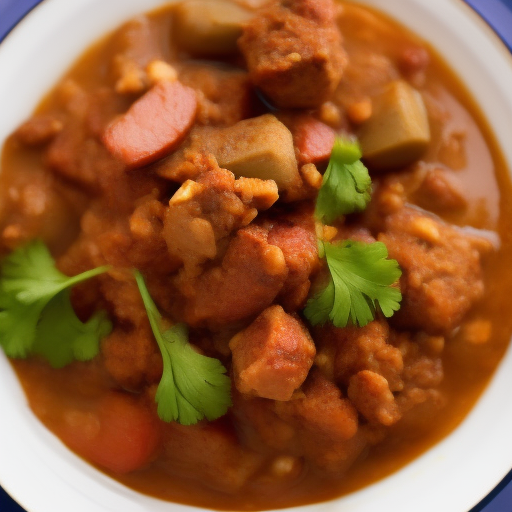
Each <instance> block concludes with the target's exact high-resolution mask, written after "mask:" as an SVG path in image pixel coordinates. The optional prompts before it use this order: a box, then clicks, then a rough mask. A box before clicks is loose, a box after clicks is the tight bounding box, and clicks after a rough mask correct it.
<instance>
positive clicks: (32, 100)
mask: <svg viewBox="0 0 512 512" xmlns="http://www.w3.org/2000/svg"><path fill="white" fill-rule="evenodd" d="M357 1H359V2H362V3H365V4H371V5H372V6H374V7H377V8H379V9H381V10H383V11H384V12H386V11H387V12H390V11H395V12H394V14H393V17H395V18H396V19H397V20H398V21H401V22H403V23H405V24H406V25H409V26H410V25H411V23H410V22H411V20H413V19H414V18H415V17H416V16H418V10H419V12H420V14H421V16H422V19H423V21H424V23H422V24H421V25H418V26H414V27H413V31H414V32H415V33H417V34H418V35H420V37H422V38H423V39H426V40H428V39H429V37H428V36H429V33H428V27H429V24H428V23H427V21H429V20H430V22H431V21H432V20H437V21H438V22H439V27H442V28H443V31H442V34H443V37H442V38H441V41H438V42H437V43H433V46H434V47H436V48H437V50H438V51H439V52H440V53H441V54H442V55H443V56H444V57H445V59H446V60H447V61H449V62H450V67H451V68H452V69H454V71H455V72H456V74H457V75H458V76H459V77H464V76H466V75H468V73H469V72H468V70H467V68H468V67H471V66H475V65H476V66H477V67H478V68H479V69H480V71H481V72H482V70H483V72H487V73H490V76H494V75H496V69H498V73H497V76H496V77H495V81H496V83H494V89H492V90H493V93H494V94H493V97H492V98H486V101H485V105H483V104H482V101H479V102H478V103H479V104H480V108H482V110H483V111H484V114H485V117H486V118H487V119H488V120H489V123H490V124H491V125H493V126H495V127H496V126H499V127H500V129H499V130H498V132H495V136H496V139H497V141H498V144H499V146H500V147H501V149H502V152H503V154H504V157H505V159H506V161H507V163H508V166H509V169H512V145H510V144H507V142H508V141H507V140H506V136H507V134H509V133H512V95H511V93H510V92H509V84H510V83H512V57H511V55H510V53H509V52H508V50H507V49H506V47H505V46H504V44H503V43H502V41H501V40H500V39H499V38H498V37H497V36H496V34H495V33H494V32H493V31H492V30H491V29H490V27H489V26H488V25H487V24H486V23H485V22H484V21H483V20H482V19H481V18H480V17H479V16H478V15H477V14H476V13H475V12H474V11H473V10H472V9H471V8H470V7H469V6H467V5H466V4H464V3H463V2H462V1H460V0H366V1H363V0H357ZM103 3H104V2H102V0H74V1H73V2H69V1H67V0H44V1H43V2H41V3H39V4H38V5H37V6H36V7H35V8H34V9H33V10H32V11H31V12H30V13H29V14H28V15H27V16H26V17H25V18H23V20H21V22H19V23H18V24H17V26H16V27H15V28H14V29H13V30H12V31H11V32H10V34H9V35H8V36H7V37H6V38H5V39H4V41H3V42H2V44H1V45H0V69H10V70H11V71H12V74H13V75H14V76H24V70H23V65H24V64H25V65H26V64H27V62H30V60H29V57H30V55H34V52H36V53H38V52H39V50H40V44H39V41H40V40H41V41H44V44H43V47H45V46H44V45H45V44H46V45H51V44H54V45H55V43H51V41H54V39H55V37H56V34H61V33H62V27H60V28H59V23H61V22H62V21H63V20H66V19H68V20H75V22H76V21H77V20H80V21H83V20H84V19H89V18H87V16H89V17H90V10H91V6H96V7H97V8H99V7H101V6H102V5H103ZM162 3H165V2H164V1H163V0H115V1H113V0H111V2H110V7H108V6H107V7H103V10H101V11H100V12H104V13H105V15H104V16H102V17H101V19H100V20H99V22H97V23H96V25H95V27H94V29H93V30H90V27H89V25H90V24H91V22H90V21H88V24H89V25H87V24H86V23H84V24H83V26H84V27H85V26H88V27H89V30H88V31H87V32H84V29H83V28H79V29H78V28H76V27H75V26H74V25H72V27H73V28H72V29H71V30H70V29H68V30H67V31H64V33H67V34H71V35H72V36H74V37H76V38H77V41H76V42H71V43H70V44H69V45H65V46H66V48H62V49H60V51H59V53H60V56H61V60H60V61H59V62H58V63H57V64H53V65H52V66H51V70H50V72H49V74H48V73H47V75H48V76H45V77H44V79H42V80H41V81H40V82H39V86H38V87H40V88H38V89H37V90H38V91H39V92H37V93H32V94H31V93H30V91H29V90H28V89H29V87H28V84H26V85H25V86H20V87H19V88H18V89H17V95H19V96H20V97H23V98H25V99H26V101H25V103H24V105H23V108H20V106H19V105H18V103H19V101H18V100H16V101H12V106H11V105H9V104H8V105H3V104H2V103H3V100H0V105H2V110H4V107H7V108H6V111H7V115H6V117H7V118H8V121H7V122H5V121H0V144H2V143H3V139H4V138H5V136H6V135H7V134H8V133H10V131H12V130H13V129H14V127H15V126H16V125H17V124H18V123H19V122H20V121H21V120H22V119H23V118H25V117H27V116H28V115H29V114H30V112H31V111H32V110H33V109H34V107H35V106H36V104H37V103H38V101H39V99H40V97H41V96H42V94H41V91H43V92H44V91H46V90H49V89H50V87H51V86H52V85H53V84H54V83H55V82H56V81H57V79H58V78H59V76H60V75H62V73H63V72H64V70H65V69H66V68H67V67H68V66H69V65H70V64H71V62H72V61H73V60H74V59H75V57H76V56H77V55H79V54H80V53H81V51H82V50H83V49H85V48H86V47H87V44H85V46H84V42H86V43H87V42H88V43H89V44H90V43H92V42H94V41H95V40H96V39H98V38H99V37H101V36H102V35H103V34H104V33H106V32H108V31H109V29H111V28H114V27H115V26H116V25H118V24H119V23H120V22H122V21H123V20H124V19H128V18H129V17H131V15H134V14H136V13H137V12H140V11H147V10H149V9H151V8H153V7H156V6H157V5H161V4H162ZM105 4H107V3H105ZM115 5H117V6H120V5H122V6H123V14H122V15H120V14H119V13H116V12H114V8H113V7H112V6H115ZM88 12H89V14H87V13H88ZM95 12H96V11H95ZM440 12H442V13H443V16H444V17H441V15H440V14H439V13H440ZM40 19H45V20H49V23H43V24H41V23H40ZM94 19H95V20H98V16H97V15H95V16H94ZM59 20H60V21H59ZM28 34H30V36H31V37H27V35H28ZM40 38H41V39H40ZM467 39H470V40H471V42H470V43H468V41H467ZM468 44H470V47H471V50H472V51H471V54H466V53H465V52H467V51H468V48H467V45H468ZM61 46H64V45H61ZM439 46H442V48H440V47H439ZM43 60H44V59H41V61H43ZM34 67H35V69H34ZM43 67H44V63H43V62H41V63H35V65H33V66H32V72H33V74H34V75H35V76H38V77H39V76H40V74H39V73H41V70H42V69H43ZM5 75H6V74H3V77H2V75H0V98H2V97H3V96H2V94H1V93H2V91H5V90H6V88H7V90H14V89H12V87H13V79H11V80H10V79H9V78H6V76H5ZM468 76H469V75H468ZM480 78H483V77H480ZM466 86H467V88H468V89H469V91H470V93H471V95H472V96H473V97H475V98H482V96H481V95H482V93H485V94H486V95H487V90H488V89H487V88H488V86H489V84H488V83H487V82H486V81H483V82H482V80H480V79H478V80H477V79H476V78H475V79H474V80H469V81H466ZM10 88H11V89H10ZM503 101H504V103H503ZM503 104H505V105H506V108H505V110H504V108H503ZM506 114H508V115H506ZM498 115H499V116H500V117H501V119H499V124H496V123H498V120H497V117H496V116H498ZM491 119H492V121H491ZM511 365H512V350H511V349H509V350H508V351H507V353H506V354H505V356H504V359H503V360H502V362H501V363H500V365H499V368H498V370H497V372H496V373H495V375H494V377H493V379H492V380H491V382H490V384H489V385H488V387H487V389H486V391H485V392H484V394H483V396H482V397H481V399H480V400H479V402H478V403H477V404H476V406H475V407H474V408H473V410H472V411H471V412H470V414H469V415H468V417H467V418H466V419H465V420H464V421H463V423H462V424H461V425H460V426H459V427H457V429H456V430H455V431H454V433H452V434H450V435H448V436H447V437H446V438H445V439H443V440H442V441H441V442H440V443H438V444H437V445H435V446H434V447H432V448H431V449H429V450H428V451H427V452H426V453H424V454H423V455H421V456H420V457H419V458H418V459H416V460H415V461H413V462H411V463H410V464H408V465H407V466H406V467H405V468H403V469H401V470H399V471H397V472H396V473H394V474H392V475H390V476H389V477H386V478H385V479H383V480H380V481H379V482H376V483H374V484H372V485H370V486H368V487H366V488H365V489H363V490H361V491H357V492H355V493H352V494H349V495H347V496H344V497H342V498H340V499H336V500H332V501H329V502H325V503H321V504H315V505H309V506H304V507H300V510H301V511H306V510H308V511H311V512H312V511H313V510H325V511H329V510H333V511H334V510H340V509H341V508H343V509H344V510H345V508H346V509H347V510H351V512H359V511H361V512H363V510H367V508H364V507H367V506H368V504H369V503H370V502H368V501H366V502H365V503H362V502H361V499H363V500H365V499H366V498H361V496H363V495H365V496H370V495H371V496H372V497H371V498H369V499H370V500H373V501H377V500H378V501H381V500H382V499H385V498H386V497H389V485H400V483H401V482H402V483H403V481H404V480H403V479H404V476H405V478H406V481H407V483H411V482H412V483H413V484H414V486H415V487H414V488H415V489H421V488H424V487H423V486H424V485H425V483H426V482H427V481H428V482H429V485H430V487H429V488H436V489H437V493H438V495H439V496H437V497H436V496H435V493H430V495H425V494H424V495H421V503H418V504H417V506H415V510H416V511H417V512H422V511H425V512H426V511H427V510H431V509H432V507H434V506H437V507H438V509H440V510H450V511H452V512H457V511H460V512H462V511H467V510H468V509H469V508H471V507H472V506H474V505H475V504H476V503H478V502H479V501H480V500H482V499H483V498H484V497H485V496H486V495H487V494H488V493H489V492H490V491H491V490H492V489H493V488H494V487H495V485H496V483H497V482H499V481H500V480H501V479H502V478H503V477H504V476H505V475H506V474H507V473H508V472H509V470H510V467H511V465H512V453H510V451H509V450H507V449H503V447H502V448H501V449H498V448H497V447H494V448H493V450H492V453H490V452H489V451H488V448H489V446H488V444H489V443H488V442H482V443H480V444H479V445H476V446H475V445H474V440H475V439H478V438H485V436H484V433H489V432H491V433H492V436H491V437H496V438H499V439H507V438H508V436H507V434H508V432H509V431H510V428H511V427H512V411H510V412H507V411H506V410H503V411H502V413H503V415H504V416H503V418H504V419H505V421H502V422H501V423H500V425H492V426H489V425H486V424H482V423H481V422H479V421H478V418H479V417H485V416H486V414H488V412H489V411H493V410H496V409H497V408H498V410H499V407H500V401H499V400H497V398H496V396H497V393H498V392H499V390H503V389H506V388H507V387H508V388H509V389H510V386H511V385H512V376H509V374H510V373H511V372H508V371H507V368H510V367H511ZM0 380H3V381H4V382H3V385H2V386H0V401H1V402H2V404H4V407H6V406H7V410H8V411H9V412H10V414H12V415H13V416H12V418H15V419H16V420H18V421H17V422H16V423H15V422H14V421H13V422H12V423H8V422H6V421H5V420H4V421H2V422H0V481H1V482H2V484H3V485H4V487H5V488H6V490H7V492H9V493H10V494H11V495H12V496H13V497H14V498H15V499H16V500H17V501H19V503H20V504H21V505H22V506H24V507H25V508H27V509H28V510H31V511H33V512H46V511H51V512H55V511H58V510H67V509H66V504H67V505H68V506H69V503H73V508H74V510H76V511H77V512H80V511H82V510H83V511H84V512H91V511H92V510H98V511H107V510H112V511H116V510H119V509H121V508H122V509H123V510H125V511H126V512H132V511H133V512H139V511H146V510H152V511H160V510H162V511H163V510H168V511H169V510H170V509H172V510H173V511H181V510H183V511H185V510H198V509H197V508H195V507H188V506H185V505H180V504H169V503H167V502H162V501H160V500H157V499H155V498H150V497H146V496H142V495H140V494H139V493H136V492H134V491H131V490H130V489H127V488H126V487H124V486H122V485H121V484H119V483H117V482H115V481H114V480H112V479H110V478H109V477H107V476H105V475H104V474H102V473H100V472H98V471H96V470H95V469H94V468H92V467H91V466H90V465H89V464H87V463H86V462H84V461H82V460H81V459H80V458H79V457H77V456H76V455H74V454H73V453H71V452H69V451H68V450H67V449H66V448H65V447H64V446H63V445H62V444H61V443H60V441H58V439H57V438H56V437H55V436H53V434H51V433H50V432H48V431H47V430H46V429H45V428H44V427H43V426H42V424H41V423H39V421H38V420H37V419H36V418H35V416H33V414H32V413H31V411H30V409H29V408H28V405H27V403H26V400H25V397H24V395H23V392H22V391H21V388H20V386H19V384H18V382H17V380H16V377H15V375H14V372H13V371H12V368H11V367H10V365H9V364H8V362H7V360H6V358H5V357H4V356H3V354H2V355H1V356H0ZM7 390H8V393H7ZM5 404H7V405H5ZM502 409H503V408H502ZM6 416H7V415H6ZM6 416H4V417H6ZM494 423H495V422H494ZM454 434H456V438H457V439H458V441H457V443H458V445H459V446H462V448H467V447H468V446H472V448H473V449H474V451H473V452H472V453H471V454H468V453H465V452H464V450H463V449H462V450H461V451H460V452H459V454H460V455H462V459H459V460H460V462H462V463H464V464H463V473H464V474H465V475H467V478H469V476H470V475H474V471H472V468H471V466H472V464H471V460H472V459H476V460H478V461H482V460H485V461H487V462H484V463H482V462H479V465H481V466H482V468H485V475H481V474H479V475H478V478H477V479H476V480H475V479H474V478H473V480H472V484H471V486H468V485H467V483H466V480H465V479H464V478H461V475H460V471H459V473H458V475H459V476H457V477H456V478H455V479H454V480H451V481H450V478H445V480H444V481H443V480H442V479H441V480H439V479H438V478H436V477H435V476H436V475H435V474H434V473H435V468H437V469H439V468H440V467H444V466H447V465H448V466H449V457H448V455H447V453H448V452H449V451H450V450H449V449H447V448H449V445H451V444H453V442H454ZM475 436H476V437H475ZM505 436H507V437H505ZM447 445H448V447H447ZM507 447H508V445H507ZM4 460H8V461H9V462H10V463H11V464H9V465H5V464H3V463H2V461H4ZM13 461H14V462H13ZM2 464H3V465H2ZM7 466H8V467H7ZM452 466H453V463H452ZM425 467H428V468H430V469H429V472H428V475H427V474H426V472H425V471H426V470H425ZM455 469H457V467H455ZM445 474H446V475H450V472H449V471H448V472H446V470H445ZM451 474H452V478H453V477H454V475H455V473H453V469H452V473H451ZM27 479H30V482H31V486H30V490H29V492H27V490H28V489H27V486H26V482H27ZM84 479H85V480H84ZM457 480H461V481H463V482H464V484H463V489H461V488H460V485H459V486H458V487H457V486H455V484H456V481H457ZM79 481H81V482H82V483H83V482H84V481H85V482H86V485H85V488H84V487H83V486H80V485H78V483H77V482H79ZM390 483H391V484H390ZM432 485H434V486H435V487H432ZM427 487H428V486H427ZM57 488H58V492H56V491H55V490H56V489H57ZM454 488H456V489H457V491H462V490H463V491H464V492H465V495H464V496H463V497H462V498H461V499H460V500H459V496H458V495H457V496H455V494H457V493H454V492H453V489H454ZM448 491H451V492H450V493H449V494H448V495H446V493H447V492H448ZM113 496H114V497H115V501H114V502H113V501H111V498H112V497H113ZM430 500H434V501H430ZM114 503H115V504H114ZM380 504H381V506H382V502H381V503H380ZM392 506H393V510H402V509H403V510H406V509H408V508H406V507H408V506H410V502H409V501H407V499H405V500H404V499H401V500H398V501H397V500H394V501H393V504H392ZM91 507H95V508H91ZM361 507H363V508H361ZM382 510H383V512H384V511H385V510H387V509H384V508H382ZM389 510H391V508H390V509H389Z"/></svg>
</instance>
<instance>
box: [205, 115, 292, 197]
mask: <svg viewBox="0 0 512 512" xmlns="http://www.w3.org/2000/svg"><path fill="white" fill-rule="evenodd" d="M210 149H211V150H212V151H213V153H214V155H215V157H216V158H217V161H218V162H219V165H220V166H221V167H224V168H226V169H229V170H230V171H231V172H232V173H234V174H235V176H237V177H239V176H245V177H246V178H259V179H262V180H274V181H275V182H276V184H277V187H278V189H279V191H280V192H281V191H289V190H292V189H293V188H295V187H296V186H298V185H300V183H301V180H300V176H299V172H298V170H297V160H296V159H295V150H294V148H293V138H292V134H291V133H290V131H289V130H288V128H286V126H285V125H284V124H283V123H281V122H280V121H278V120H277V118H276V117H275V116H273V115H271V114H265V115H263V116H259V117H255V118H252V119H246V120H244V121H240V122H239V123H236V124H235V125H233V126H230V127H229V128H225V129H223V130H221V131H220V133H219V136H218V137H217V138H215V140H214V141H213V144H212V146H211V147H210Z"/></svg>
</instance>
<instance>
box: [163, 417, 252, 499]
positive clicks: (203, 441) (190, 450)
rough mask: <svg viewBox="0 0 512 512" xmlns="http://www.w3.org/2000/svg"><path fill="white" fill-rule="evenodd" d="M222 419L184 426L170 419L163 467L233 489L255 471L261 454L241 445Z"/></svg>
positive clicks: (184, 475) (231, 490) (210, 483)
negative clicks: (171, 421) (220, 420)
mask: <svg viewBox="0 0 512 512" xmlns="http://www.w3.org/2000/svg"><path fill="white" fill-rule="evenodd" d="M225 427H226V425H225V424H223V423H222V422H212V423H198V424H196V425H187V426H183V425H180V424H179V423H169V424H167V425H166V426H165V428H164V450H165V463H164V470H165V471H167V472H169V473H170V474H171V475H178V476H179V477H180V478H183V477H188V478H191V479H193V480H194V481H197V480H198V479H199V480H200V481H201V482H203V483H204V485H207V486H211V487H213V488H214V489H215V490H216V491H217V492H218V491H219V489H222V490H223V491H225V492H234V491H236V490H237V489H239V488H240V487H242V486H243V485H244V484H245V483H247V481H248V480H249V479H250V478H251V477H252V476H253V475H254V473H255V472H256V471H257V470H258V468H259V467H260V465H261V464H262V461H261V457H260V456H258V455H257V454H256V453H255V452H252V451H251V450H248V449H247V448H245V447H243V446H241V444H240V443H239V442H238V440H237V439H236V436H235V434H234V433H233V432H232V431H231V430H229V429H226V428H225Z"/></svg>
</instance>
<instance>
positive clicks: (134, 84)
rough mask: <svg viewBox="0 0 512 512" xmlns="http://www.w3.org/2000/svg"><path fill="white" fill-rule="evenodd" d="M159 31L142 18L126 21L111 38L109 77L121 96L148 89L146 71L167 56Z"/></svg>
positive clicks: (156, 25) (148, 20)
mask: <svg viewBox="0 0 512 512" xmlns="http://www.w3.org/2000/svg"><path fill="white" fill-rule="evenodd" d="M161 30H162V28H160V27H159V26H158V24H155V23H152V21H151V20H150V19H149V18H148V17H147V16H144V15H141V16H137V17H136V18H134V19H132V20H130V21H128V22H127V23H125V24H124V25H123V26H122V27H120V28H119V29H118V30H117V31H116V32H115V33H114V34H113V36H112V40H111V47H112V49H113V51H114V57H113V59H112V69H111V71H112V75H113V77H114V79H115V90H116V92H118V93H120V94H140V93H142V92H143V91H144V90H146V89H147V87H148V83H149V81H148V77H147V76H146V72H145V68H146V66H147V65H148V64H149V63H150V61H152V60H155V59H162V58H165V57H166V56H167V53H168V51H169V49H168V48H169V45H165V44H163V41H165V38H164V37H162V36H163V34H162V33H161Z"/></svg>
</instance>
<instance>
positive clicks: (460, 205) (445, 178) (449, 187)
mask: <svg viewBox="0 0 512 512" xmlns="http://www.w3.org/2000/svg"><path fill="white" fill-rule="evenodd" d="M414 198H415V200H416V201H415V203H416V204H418V206H421V207H422V208H425V209H426V210H429V211H434V212H439V213H443V212H452V211H463V210H464V209H466V208H467V206H468V203H467V200H466V199H465V197H464V194H463V192H462V190H461V186H460V184H458V183H457V177H456V176H454V175H453V173H450V171H448V170H444V169H442V168H438V167H435V168H432V169H428V170H427V171H426V173H425V176H424V179H423V181H422V183H421V185H420V186H419V188H418V190H417V191H416V192H415V194H414Z"/></svg>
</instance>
